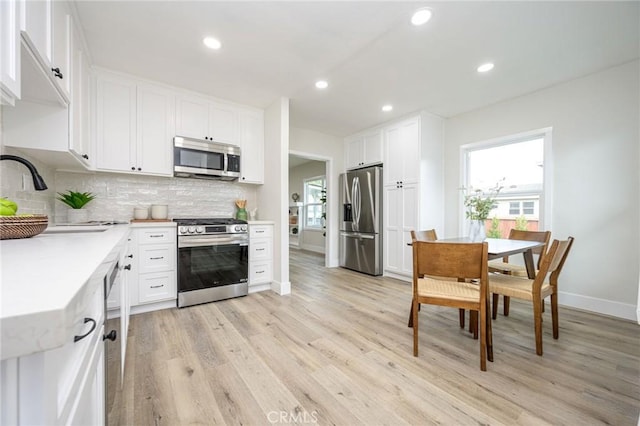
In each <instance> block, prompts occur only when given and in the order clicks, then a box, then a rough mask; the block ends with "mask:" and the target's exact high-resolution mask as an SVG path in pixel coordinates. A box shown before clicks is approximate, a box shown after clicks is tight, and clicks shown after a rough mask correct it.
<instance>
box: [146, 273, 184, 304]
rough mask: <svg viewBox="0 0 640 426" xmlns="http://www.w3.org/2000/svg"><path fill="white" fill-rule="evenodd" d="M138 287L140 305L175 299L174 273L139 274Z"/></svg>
mask: <svg viewBox="0 0 640 426" xmlns="http://www.w3.org/2000/svg"><path fill="white" fill-rule="evenodd" d="M138 286H139V287H138V289H139V295H138V297H139V300H138V301H139V302H140V303H149V302H158V301H160V300H167V299H175V298H176V297H177V294H176V274H175V272H174V271H170V272H157V273H152V274H141V275H140V276H139V281H138Z"/></svg>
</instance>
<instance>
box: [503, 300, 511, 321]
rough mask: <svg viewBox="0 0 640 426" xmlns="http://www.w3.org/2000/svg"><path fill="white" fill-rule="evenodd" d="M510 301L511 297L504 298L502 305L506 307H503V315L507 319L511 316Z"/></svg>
mask: <svg viewBox="0 0 640 426" xmlns="http://www.w3.org/2000/svg"><path fill="white" fill-rule="evenodd" d="M510 301H511V298H510V297H509V296H504V297H503V298H502V304H503V305H504V306H503V307H502V314H503V315H504V316H505V317H508V316H509V302H510Z"/></svg>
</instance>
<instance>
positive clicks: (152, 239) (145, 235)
mask: <svg viewBox="0 0 640 426" xmlns="http://www.w3.org/2000/svg"><path fill="white" fill-rule="evenodd" d="M175 241H176V229H175V228H162V229H157V228H153V229H138V244H162V243H175Z"/></svg>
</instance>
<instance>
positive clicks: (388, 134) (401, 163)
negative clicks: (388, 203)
mask: <svg viewBox="0 0 640 426" xmlns="http://www.w3.org/2000/svg"><path fill="white" fill-rule="evenodd" d="M384 133H385V157H386V161H385V178H384V184H385V185H396V184H402V183H410V182H418V181H419V180H420V151H421V146H420V145H421V140H420V118H419V117H414V118H411V119H409V120H405V121H402V122H400V123H397V124H393V125H391V126H388V127H386V128H385V130H384Z"/></svg>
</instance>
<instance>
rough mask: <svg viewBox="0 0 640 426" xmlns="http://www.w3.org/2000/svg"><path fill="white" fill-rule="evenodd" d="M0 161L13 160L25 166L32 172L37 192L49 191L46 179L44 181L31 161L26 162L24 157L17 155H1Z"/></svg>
mask: <svg viewBox="0 0 640 426" xmlns="http://www.w3.org/2000/svg"><path fill="white" fill-rule="evenodd" d="M0 160H13V161H17V162H18V163H22V164H24V165H25V166H26V167H27V169H29V171H30V172H31V177H32V178H33V187H34V188H35V190H36V191H44V190H45V189H48V188H47V184H46V183H44V179H42V176H40V174H39V173H38V170H37V169H36V168H35V166H34V165H33V164H31V163H30V162H29V161H27V160H25V159H24V158H22V157H18V156H17V155H0Z"/></svg>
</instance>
